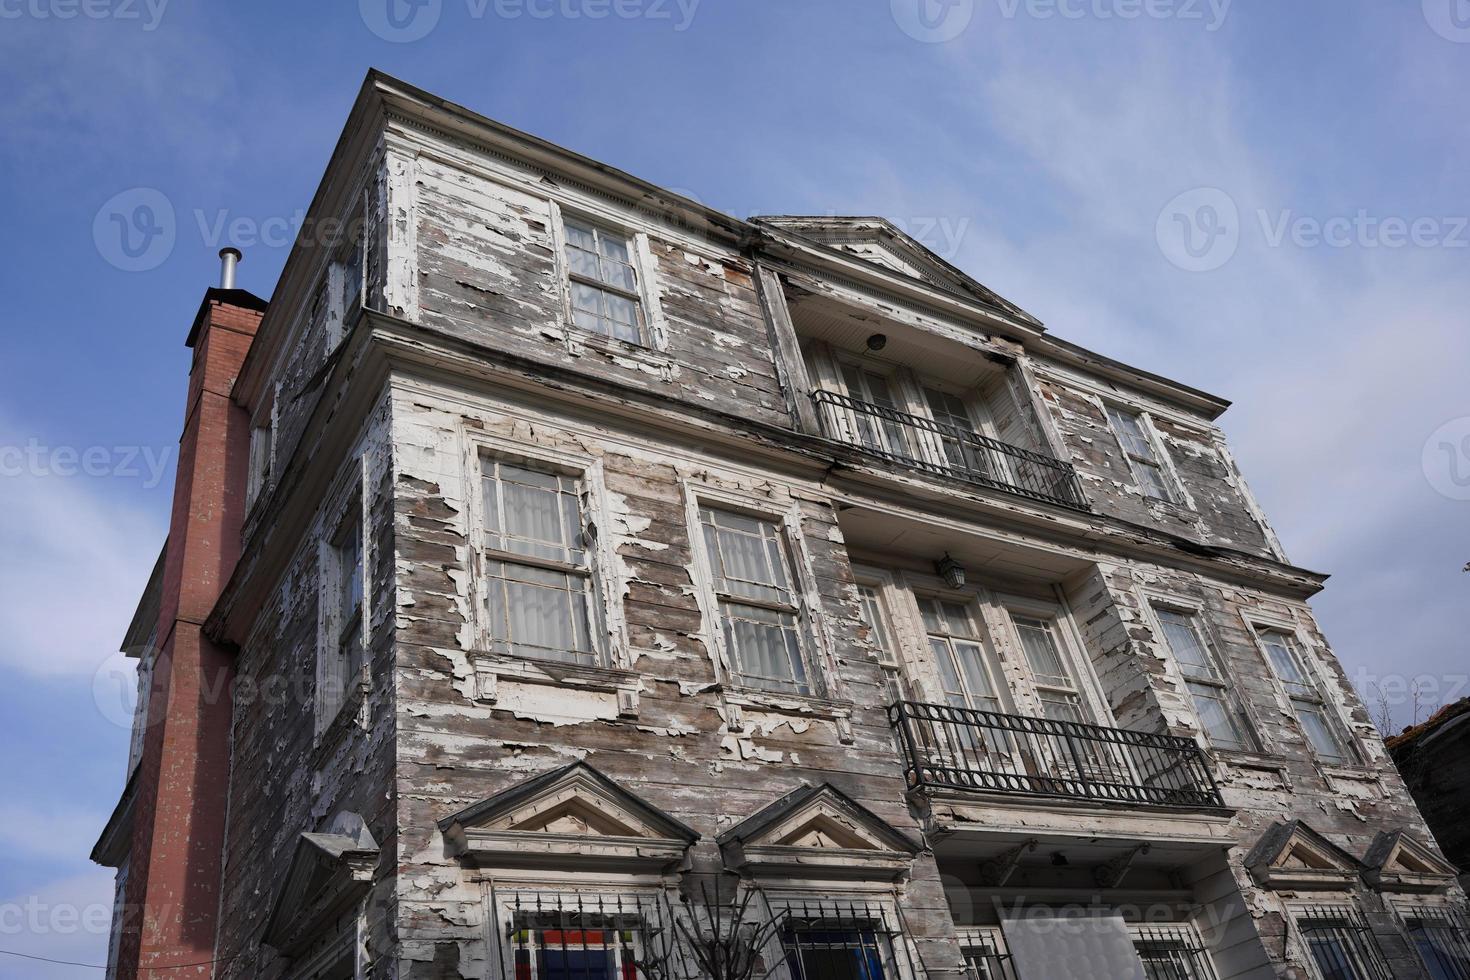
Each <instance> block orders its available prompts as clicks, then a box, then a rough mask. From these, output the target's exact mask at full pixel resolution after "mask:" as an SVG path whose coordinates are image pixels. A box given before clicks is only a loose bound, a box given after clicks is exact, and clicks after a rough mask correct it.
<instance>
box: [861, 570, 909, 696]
mask: <svg viewBox="0 0 1470 980" xmlns="http://www.w3.org/2000/svg"><path fill="white" fill-rule="evenodd" d="M857 588H858V603H859V605H858V608H859V610H860V611H861V614H862V618H863V625H864V626H866V627H867V628H868V642H869V643H871V644H873V648H874V649H876V650H877V651H878V663H879V664H881V665H882V667H883V679H884V684H885V687H886V693H887V695H888V700H889V702H890V703H891V702H894V701H901V700H903V699H904V698H905V697H906V695H905V693H904V680H903V669H902V667H900V665H899V660H898V645H897V644H896V643H895V642H894V639H893V631H892V630H891V629H890V627H889V618H888V610H887V609H886V608H885V607H884V605H883V595H882V593H881V592H880V591H879V587H878V586H877V585H871V584H867V583H864V582H859V583H858V587H857Z"/></svg>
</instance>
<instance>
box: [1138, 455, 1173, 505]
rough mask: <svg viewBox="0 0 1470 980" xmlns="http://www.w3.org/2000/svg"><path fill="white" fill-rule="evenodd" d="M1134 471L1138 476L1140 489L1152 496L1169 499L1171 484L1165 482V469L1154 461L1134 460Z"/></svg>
mask: <svg viewBox="0 0 1470 980" xmlns="http://www.w3.org/2000/svg"><path fill="white" fill-rule="evenodd" d="M1133 472H1134V473H1135V474H1137V476H1138V484H1139V489H1140V490H1142V491H1143V492H1144V493H1146V494H1148V496H1150V497H1157V498H1158V499H1159V500H1169V499H1171V498H1170V497H1169V485H1168V484H1167V483H1165V482H1164V471H1163V470H1161V469H1159V468H1158V467H1157V466H1155V465H1154V464H1153V463H1142V462H1139V461H1138V460H1134V461H1133Z"/></svg>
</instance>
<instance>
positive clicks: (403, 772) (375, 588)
mask: <svg viewBox="0 0 1470 980" xmlns="http://www.w3.org/2000/svg"><path fill="white" fill-rule="evenodd" d="M327 230H330V232H331V233H330V234H327V233H326V232H327ZM190 342H191V344H192V346H193V348H194V352H195V368H194V376H193V378H192V380H191V385H190V408H189V411H188V413H187V421H186V428H185V440H184V451H183V452H182V453H181V464H180V465H181V473H180V480H179V490H178V491H177V497H176V505H175V510H174V526H173V528H172V531H171V534H170V538H169V544H168V547H167V549H166V552H165V558H164V560H163V561H161V563H160V570H159V572H158V581H157V582H156V583H155V587H154V589H152V590H151V592H150V596H151V599H150V601H151V602H152V603H153V606H152V607H151V608H154V609H158V610H159V611H158V612H157V617H158V623H159V625H158V627H157V628H156V629H155V630H154V632H155V634H156V640H155V641H154V642H150V643H148V644H145V645H143V647H142V649H141V650H140V651H139V655H140V657H141V659H142V661H143V664H144V666H145V667H147V668H148V671H147V676H148V677H149V679H150V680H149V690H150V693H149V696H148V698H147V699H146V701H145V704H144V706H143V708H142V709H141V710H142V711H143V719H142V722H141V723H140V729H141V731H142V733H143V734H142V736H141V740H140V745H141V748H140V751H139V752H138V768H137V772H136V774H135V775H134V777H133V779H132V780H131V781H130V784H129V785H130V791H129V792H130V795H129V798H128V800H127V801H126V802H127V805H126V806H120V807H119V812H118V815H117V816H115V818H114V821H113V823H112V824H111V825H109V828H108V832H107V834H105V835H104V841H103V842H102V844H106V845H107V846H105V847H103V846H102V844H99V859H100V860H104V861H105V862H107V863H109V864H112V865H114V866H119V867H126V874H125V875H121V876H120V877H122V878H124V883H123V885H122V886H121V887H120V889H119V894H120V899H119V909H120V913H119V916H118V920H119V925H118V939H117V944H116V945H117V954H116V955H117V968H116V973H117V975H118V976H125V977H133V976H158V975H161V974H158V973H156V972H148V969H149V968H152V969H155V970H156V969H157V968H160V967H169V966H175V965H177V964H181V963H200V964H206V965H202V966H198V967H195V968H194V970H195V972H197V973H200V974H201V975H203V974H208V973H210V972H212V973H213V975H215V976H218V977H222V978H237V977H238V978H246V977H270V978H274V977H295V978H321V980H338V978H348V977H369V976H370V977H405V978H409V977H412V978H431V977H432V978H451V977H475V978H487V980H488V978H495V980H500V978H514V980H522V978H538V980H559V978H568V980H571V978H592V977H596V978H600V980H607V978H613V977H617V978H623V980H633V978H634V977H636V976H641V977H644V978H647V980H664V978H669V980H684V978H694V977H719V978H721V980H725V978H730V980H745V978H751V980H753V978H759V977H766V976H770V977H781V978H789V980H847V978H855V980H879V978H883V980H917V978H956V980H957V978H961V977H969V978H971V980H981V978H984V980H997V978H1010V980H1016V978H1019V980H1067V978H1073V977H1077V978H1081V977H1111V978H1120V980H1131V978H1142V977H1168V978H1213V980H1229V978H1237V977H1248V978H1265V977H1278V976H1279V977H1304V978H1306V977H1311V978H1316V980H1339V978H1362V980H1368V978H1374V980H1384V978H1389V977H1394V978H1399V977H1411V978H1417V977H1434V978H1440V977H1454V978H1465V977H1470V951H1467V934H1466V927H1465V919H1464V917H1463V913H1464V895H1463V893H1462V892H1461V891H1460V889H1459V886H1458V885H1457V884H1456V883H1455V875H1456V871H1455V869H1454V868H1452V867H1451V866H1450V865H1449V864H1448V863H1447V862H1446V860H1445V859H1444V857H1443V855H1442V854H1441V852H1440V851H1439V849H1438V847H1437V846H1436V844H1435V841H1434V839H1433V837H1432V836H1431V834H1430V833H1429V831H1428V830H1427V828H1426V827H1425V824H1424V821H1423V820H1422V818H1421V816H1420V814H1419V812H1418V810H1417V809H1416V808H1415V806H1414V803H1413V801H1412V800H1411V799H1410V797H1409V795H1408V793H1407V792H1406V791H1405V788H1404V785H1403V783H1402V781H1401V780H1400V778H1399V776H1398V773H1397V772H1396V770H1395V769H1394V767H1393V765H1392V763H1391V762H1390V760H1389V758H1388V756H1387V754H1386V752H1385V749H1384V746H1383V743H1382V741H1381V740H1380V738H1379V736H1378V734H1377V732H1376V731H1375V730H1374V728H1373V726H1372V724H1370V722H1369V718H1368V715H1367V713H1366V711H1365V710H1364V707H1363V705H1362V704H1361V703H1360V701H1359V699H1358V696H1357V695H1356V694H1355V693H1354V691H1353V689H1352V688H1351V686H1350V685H1349V684H1348V682H1347V680H1346V678H1345V677H1344V675H1343V673H1342V671H1341V669H1340V668H1339V665H1338V663H1337V661H1336V660H1335V658H1334V657H1333V654H1332V651H1331V649H1330V647H1329V646H1328V643H1327V641H1326V639H1325V638H1324V637H1323V635H1322V633H1321V631H1320V630H1319V629H1318V627H1317V624H1316V622H1315V620H1314V619H1313V616H1312V613H1311V611H1310V610H1309V608H1308V606H1307V600H1308V599H1309V598H1310V597H1311V596H1312V595H1313V594H1315V593H1316V592H1317V591H1318V590H1319V589H1320V588H1321V587H1322V584H1323V576H1321V575H1318V574H1316V573H1313V572H1310V571H1307V570H1304V569H1302V568H1299V567H1296V566H1294V565H1292V564H1291V563H1290V561H1289V560H1288V558H1287V556H1286V555H1285V554H1284V553H1283V551H1282V549H1281V546H1280V545H1279V543H1278V542H1277V540H1276V538H1275V536H1274V535H1273V533H1272V531H1271V528H1270V526H1269V525H1268V524H1267V522H1266V520H1265V518H1264V517H1263V516H1262V514H1261V512H1260V509H1259V507H1258V506H1257V504H1256V502H1255V501H1254V500H1253V499H1252V497H1251V494H1250V491H1249V489H1248V488H1247V487H1246V484H1245V482H1244V481H1243V479H1242V478H1241V475H1240V473H1239V471H1238V469H1237V468H1236V465H1235V462H1234V460H1233V459H1232V456H1231V453H1230V450H1229V448H1228V447H1227V446H1226V443H1225V440H1224V438H1223V436H1222V434H1221V432H1220V430H1219V428H1218V427H1217V425H1216V419H1217V418H1218V417H1219V416H1220V414H1221V413H1222V412H1224V411H1225V409H1226V407H1227V403H1226V402H1224V401H1222V400H1221V399H1219V398H1217V397H1215V396H1213V395H1210V394H1207V393H1205V392H1202V391H1199V390H1196V389H1194V388H1191V387H1188V386H1186V385H1184V384H1181V383H1179V382H1176V381H1172V380H1169V379H1167V378H1162V377H1159V376H1157V375H1153V374H1150V373H1148V372H1146V371H1143V370H1140V369H1138V368H1134V367H1131V366H1129V365H1126V364H1122V363H1119V362H1118V361H1115V360H1112V359H1110V358H1108V357H1107V356H1106V355H1104V354H1099V353H1095V352H1092V351H1088V350H1084V349H1082V348H1081V347H1078V346H1077V345H1075V344H1072V343H1069V342H1068V341H1066V340H1064V339H1061V337H1059V336H1057V335H1056V334H1054V333H1053V332H1051V331H1050V330H1048V329H1046V328H1045V327H1044V326H1043V325H1042V324H1041V323H1040V322H1038V321H1037V320H1036V319H1035V318H1034V317H1032V316H1030V315H1029V314H1027V313H1026V312H1025V311H1024V310H1022V309H1020V308H1018V307H1017V306H1015V305H1014V304H1012V303H1010V302H1008V301H1007V300H1005V299H1004V298H1002V297H1001V296H999V295H997V294H995V293H994V292H992V291H991V290H990V289H989V288H987V287H986V286H985V285H982V284H981V283H979V282H977V281H975V280H974V279H972V278H971V277H969V276H968V275H966V274H965V273H964V272H961V271H960V270H958V269H956V268H954V267H952V266H951V265H949V264H947V263H946V262H944V261H942V260H941V259H939V258H938V257H936V256H935V255H933V254H931V253H930V252H929V251H928V250H927V249H925V248H924V247H923V246H922V245H921V244H919V243H918V242H916V241H914V240H913V239H911V238H910V237H908V236H906V235H905V234H903V233H902V232H901V231H899V230H898V229H897V228H895V227H894V226H893V225H891V224H890V223H888V222H886V221H883V220H880V219H875V218H836V217H823V218H806V217H769V218H761V219H750V220H739V219H736V218H732V217H729V216H726V215H723V214H720V213H716V212H713V211H711V210H708V209H706V208H704V207H702V206H700V205H699V204H697V203H696V202H693V201H690V200H685V199H683V198H680V197H679V196H677V195H674V194H671V193H669V192H666V191H664V190H661V189H659V188H657V187H654V186H651V185H649V184H647V183H644V182H643V181H640V180H638V179H636V178H634V177H632V176H630V175H628V174H625V173H621V172H619V171H617V170H614V169H612V168H610V167H608V166H605V165H603V164H599V163H597V162H595V161H593V160H589V159H586V158H584V157H581V156H578V155H576V154H575V153H572V152H569V151H567V150H565V149H562V148H559V147H556V146H553V145H550V144H548V143H545V142H543V141H541V140H538V139H535V138H533V137H531V136H528V135H526V134H524V133H520V132H516V131H514V130H511V129H509V128H507V127H505V126H502V125H499V124H497V123H495V122H493V121H491V120H489V119H486V118H484V117H482V116H479V115H477V114H475V113H473V112H471V111H469V110H467V109H465V108H462V107H460V106H457V105H453V104H449V103H447V102H444V101H443V100H441V99H438V98H435V97H434V96H432V95H430V94H428V93H426V92H423V91H420V90H418V89H415V88H413V87H411V86H409V85H406V84H404V83H402V82H399V81H397V80H395V79H392V78H388V77H386V76H383V75H381V74H377V73H374V74H371V75H370V76H369V77H368V79H367V81H366V83H365V85H364V87H363V90H362V93H361V96H360V98H359V100H358V102H357V104H356V106H355V108H354V109H353V111H352V114H351V117H350V119H349V121H348V124H347V127H346V130H345V132H344V134H343V136H342V138H341V141H340V142H339V144H338V146H337V149H336V151H335V153H334V155H333V157H332V160H331V162H330V164H329V166H328V168H327V171H326V175H325V177H324V179H323V181H322V184H321V187H320V189H319V191H318V192H317V195H316V197H315V198H314V200H313V201H312V202H311V206H310V210H309V212H308V219H307V233H306V234H304V235H303V238H302V240H301V242H299V243H298V245H297V246H296V248H295V250H294V251H293V252H292V254H291V257H290V259H289V261H288V263H287V265H286V268H285V271H284V273H283V274H282V277H281V280H280V282H279V284H278V285H277V287H276V289H275V293H274V296H273V298H272V299H271V301H270V302H269V304H266V303H264V302H263V301H260V300H259V299H257V298H256V297H253V296H251V294H249V293H246V292H244V291H242V290H239V289H237V288H235V284H234V282H233V279H232V278H227V280H226V281H225V282H224V283H222V286H221V288H219V289H215V290H211V291H210V293H209V295H208V296H207V297H206V300H205V304H204V307H203V308H201V310H200V316H199V318H198V320H197V321H196V323H195V327H194V330H193V332H192V333H191V337H190ZM160 594H161V596H162V598H161V600H160ZM160 607H161V608H160ZM139 632H140V630H139V629H138V627H137V626H136V625H135V628H134V631H133V633H135V634H136V633H139ZM141 632H147V631H146V630H144V631H141ZM171 975H179V974H171Z"/></svg>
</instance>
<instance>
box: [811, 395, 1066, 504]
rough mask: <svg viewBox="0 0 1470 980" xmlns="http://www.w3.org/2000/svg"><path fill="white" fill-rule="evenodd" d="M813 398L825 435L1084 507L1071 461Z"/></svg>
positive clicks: (888, 411) (916, 419)
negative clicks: (1063, 460) (1065, 461)
mask: <svg viewBox="0 0 1470 980" xmlns="http://www.w3.org/2000/svg"><path fill="white" fill-rule="evenodd" d="M812 398H813V400H814V401H815V402H816V406H817V415H818V417H819V418H820V420H821V424H822V431H823V433H824V434H825V435H826V436H827V437H828V438H829V439H835V440H837V441H838V442H845V443H847V444H849V445H852V446H856V447H858V448H859V449H861V450H863V451H864V452H866V453H869V454H871V455H873V456H877V457H879V458H881V459H885V460H888V461H889V462H892V463H898V464H899V465H902V466H906V467H909V468H911V469H916V470H922V471H924V472H926V473H935V474H938V475H940V476H947V477H952V478H954V479H957V480H964V481H965V482H966V483H973V484H976V485H979V486H984V487H991V488H993V489H996V490H1004V491H1005V492H1007V493H1014V494H1019V495H1020V496H1023V497H1029V498H1031V499H1033V500H1042V501H1045V502H1047V503H1052V504H1060V505H1061V506H1063V507H1072V508H1075V509H1077V510H1087V502H1086V499H1085V498H1084V497H1083V496H1082V484H1081V481H1079V480H1078V479H1077V471H1076V470H1074V469H1073V468H1072V464H1071V463H1064V462H1062V461H1061V460H1059V459H1054V458H1052V457H1051V456H1047V455H1046V454H1044V453H1038V452H1032V451H1031V450H1029V449H1022V448H1021V447H1019V446H1012V445H1008V444H1007V443H1004V442H1000V441H999V440H996V439H991V438H989V437H987V436H983V435H980V434H979V433H978V432H972V431H970V430H967V429H962V428H959V427H957V426H953V425H947V424H945V423H943V422H936V421H934V420H933V419H928V418H924V417H923V416H921V415H910V414H909V413H907V412H901V411H899V410H898V409H895V408H889V407H887V406H885V405H877V404H874V403H872V402H865V401H859V400H858V399H856V398H850V397H848V396H847V395H842V394H838V393H837V392H835V391H824V390H819V391H816V392H813V394H812Z"/></svg>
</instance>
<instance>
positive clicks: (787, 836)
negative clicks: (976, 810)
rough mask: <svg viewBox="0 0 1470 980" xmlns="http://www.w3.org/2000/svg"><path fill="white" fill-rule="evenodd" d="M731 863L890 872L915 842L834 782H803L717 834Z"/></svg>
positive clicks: (903, 865)
mask: <svg viewBox="0 0 1470 980" xmlns="http://www.w3.org/2000/svg"><path fill="white" fill-rule="evenodd" d="M720 846H721V848H722V849H724V851H725V856H726V859H727V860H728V861H729V862H730V864H731V866H732V867H738V868H741V869H743V870H746V871H748V872H751V873H754V874H761V873H766V874H772V875H774V874H778V873H782V872H784V871H788V870H790V869H793V868H800V869H801V870H802V872H803V873H805V874H808V875H813V876H818V877H820V876H823V875H824V874H825V876H827V877H866V878H894V877H897V876H899V875H900V874H902V873H904V872H905V871H906V870H907V868H908V866H909V864H910V862H911V861H912V860H913V857H914V855H915V854H917V853H918V846H917V845H916V844H914V842H913V841H912V840H910V839H909V838H908V837H907V836H906V835H904V834H903V833H901V832H900V831H898V830H896V829H894V828H893V827H892V826H891V825H890V824H888V822H887V821H885V820H883V819H882V818H881V817H879V816H878V815H877V814H875V813H873V812H872V811H871V810H869V809H868V808H867V807H864V806H863V805H861V804H860V803H858V802H856V801H855V800H853V799H852V798H851V797H849V796H847V795H846V794H845V793H843V792H842V791H841V790H838V789H837V788H836V787H834V786H831V785H828V784H824V785H822V786H806V787H803V788H801V789H798V790H796V791H794V792H792V793H788V794H787V795H786V796H784V797H782V798H781V799H779V800H777V801H776V802H774V803H772V804H771V805H770V806H767V807H765V808H764V809H762V810H761V811H760V812H758V813H756V814H754V815H753V816H751V817H749V818H747V819H746V820H744V821H742V822H741V823H739V824H737V825H736V826H734V827H732V828H730V829H729V830H727V831H725V833H723V834H721V835H720Z"/></svg>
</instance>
